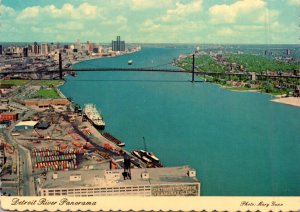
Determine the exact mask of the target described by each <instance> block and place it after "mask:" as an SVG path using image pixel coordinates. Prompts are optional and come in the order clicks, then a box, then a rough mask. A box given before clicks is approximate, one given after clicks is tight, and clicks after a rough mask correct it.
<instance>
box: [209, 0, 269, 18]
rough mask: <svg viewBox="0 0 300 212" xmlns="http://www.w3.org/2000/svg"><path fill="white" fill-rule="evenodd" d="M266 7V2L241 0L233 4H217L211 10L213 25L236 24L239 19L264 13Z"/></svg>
mask: <svg viewBox="0 0 300 212" xmlns="http://www.w3.org/2000/svg"><path fill="white" fill-rule="evenodd" d="M265 7H266V2H265V1H264V0H239V1H237V2H235V3H233V4H229V5H228V4H217V5H214V6H212V7H211V8H209V13H210V16H211V18H212V22H213V23H235V22H236V21H237V19H238V18H240V17H242V18H245V17H246V16H251V17H252V18H254V19H255V16H256V15H257V13H263V12H264V8H265Z"/></svg>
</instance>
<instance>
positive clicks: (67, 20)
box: [0, 0, 300, 44]
mask: <svg viewBox="0 0 300 212" xmlns="http://www.w3.org/2000/svg"><path fill="white" fill-rule="evenodd" d="M299 7H300V3H299V1H297V0H287V1H283V0H279V1H273V0H223V1H220V0H213V1H205V0H181V1H179V0H177V1H174V0H165V1H162V2H160V1H156V0H154V1H143V0H122V1H110V2H106V1H95V0H91V1H83V0H74V1H70V0H63V1H50V0H45V1H34V0H28V1H20V0H12V1H11V0H10V1H8V0H2V1H1V0H0V14H1V20H0V24H1V27H0V37H1V40H0V42H17V41H24V42H34V41H37V42H56V41H57V42H70V41H74V40H77V39H79V40H81V41H83V42H85V41H87V40H89V41H91V42H105V43H109V42H111V40H112V38H115V37H116V36H117V35H121V37H123V38H124V39H125V40H126V42H128V43H222V44H223V43H233V44H234V43H236V44H238V43H240V44H243V43H247V44H248V43H249V44H252V43H253V44H297V43H299V40H298V39H299V27H298V23H299V17H298V15H299V14H298V12H297V11H298V9H299Z"/></svg>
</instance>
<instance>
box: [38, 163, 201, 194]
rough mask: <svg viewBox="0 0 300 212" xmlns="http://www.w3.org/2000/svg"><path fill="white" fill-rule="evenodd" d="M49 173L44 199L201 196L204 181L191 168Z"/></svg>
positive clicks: (40, 186)
mask: <svg viewBox="0 0 300 212" xmlns="http://www.w3.org/2000/svg"><path fill="white" fill-rule="evenodd" d="M122 173H123V170H122V169H113V170H86V171H68V172H63V171H59V172H48V173H47V175H46V179H43V180H38V181H39V184H38V194H39V195H40V196H60V195H63V196H121V195H127V196H199V195H200V181H199V180H198V179H197V178H196V171H195V170H194V169H191V168H190V167H188V166H182V167H164V168H148V169H132V170H131V179H125V177H123V176H122Z"/></svg>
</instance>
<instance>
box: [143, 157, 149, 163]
mask: <svg viewBox="0 0 300 212" xmlns="http://www.w3.org/2000/svg"><path fill="white" fill-rule="evenodd" d="M142 160H143V161H144V162H146V163H151V160H149V159H148V158H147V157H145V156H143V157H142Z"/></svg>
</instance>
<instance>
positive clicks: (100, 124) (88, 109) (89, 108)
mask: <svg viewBox="0 0 300 212" xmlns="http://www.w3.org/2000/svg"><path fill="white" fill-rule="evenodd" d="M83 113H84V114H85V115H86V117H87V118H88V120H89V121H90V122H91V123H92V124H93V125H94V126H95V127H96V128H97V129H101V130H103V129H104V128H105V122H104V120H103V118H102V116H101V115H100V112H98V110H97V108H96V106H95V105H94V104H85V105H84V109H83Z"/></svg>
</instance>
